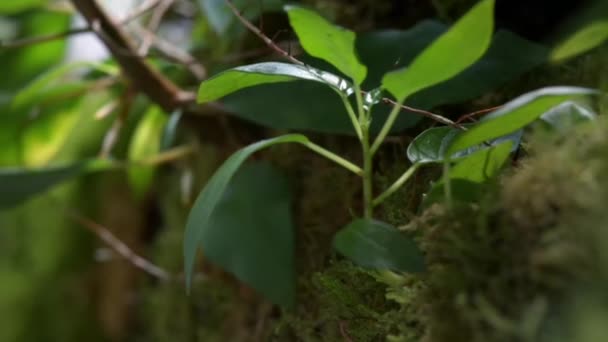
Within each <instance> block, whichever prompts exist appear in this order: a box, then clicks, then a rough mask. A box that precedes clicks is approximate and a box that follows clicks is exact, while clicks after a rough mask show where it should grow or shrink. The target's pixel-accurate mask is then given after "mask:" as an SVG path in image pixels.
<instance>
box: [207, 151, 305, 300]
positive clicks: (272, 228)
mask: <svg viewBox="0 0 608 342" xmlns="http://www.w3.org/2000/svg"><path fill="white" fill-rule="evenodd" d="M209 222H210V225H209V227H208V229H206V230H205V231H204V233H203V236H202V240H201V248H202V251H203V253H204V255H205V258H206V259H208V260H210V261H211V262H213V263H214V264H216V265H218V266H220V267H222V268H223V269H224V270H226V271H228V272H231V273H233V274H234V275H235V276H236V277H237V278H238V279H240V280H241V281H243V282H245V283H246V284H248V285H249V286H251V287H252V288H254V289H256V290H257V291H259V292H261V293H262V294H263V295H264V296H265V297H266V298H268V299H269V300H270V301H271V302H273V303H275V304H278V305H282V306H284V307H292V306H293V305H294V302H295V263H294V233H293V222H292V217H291V194H290V190H289V182H288V180H287V178H286V177H285V176H284V175H283V174H282V173H280V172H279V171H277V170H276V169H275V168H273V167H272V166H271V165H270V164H268V163H264V162H258V163H254V164H247V165H245V166H244V167H243V168H242V169H241V170H239V172H237V173H236V175H235V176H234V177H233V178H232V180H230V183H229V185H228V187H227V189H226V191H225V193H224V195H223V196H222V198H221V199H220V201H219V202H218V203H217V206H216V208H215V210H214V211H213V213H212V214H211V217H210V219H209Z"/></svg>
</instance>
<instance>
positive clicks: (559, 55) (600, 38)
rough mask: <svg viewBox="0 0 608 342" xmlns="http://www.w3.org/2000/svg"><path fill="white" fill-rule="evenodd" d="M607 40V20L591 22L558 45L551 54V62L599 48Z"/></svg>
mask: <svg viewBox="0 0 608 342" xmlns="http://www.w3.org/2000/svg"><path fill="white" fill-rule="evenodd" d="M607 39H608V18H604V19H601V20H598V21H594V22H591V23H589V24H587V25H586V26H584V27H583V28H581V29H580V30H579V31H577V32H575V33H574V34H573V35H572V36H570V37H568V38H567V39H566V40H565V41H563V42H562V43H560V44H559V45H558V46H557V47H555V49H553V52H552V53H551V60H552V61H554V62H555V61H562V60H565V59H568V58H571V57H574V56H576V55H580V54H582V53H584V52H587V51H589V50H591V49H593V48H595V47H597V46H600V45H601V44H602V43H604V42H605V41H606V40H607Z"/></svg>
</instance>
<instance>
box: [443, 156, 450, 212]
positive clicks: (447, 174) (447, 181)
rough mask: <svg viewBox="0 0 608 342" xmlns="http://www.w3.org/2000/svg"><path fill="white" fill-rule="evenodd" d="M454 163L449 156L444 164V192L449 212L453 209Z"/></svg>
mask: <svg viewBox="0 0 608 342" xmlns="http://www.w3.org/2000/svg"><path fill="white" fill-rule="evenodd" d="M451 162H452V161H451V160H450V157H449V156H448V157H447V159H446V160H445V161H444V162H443V178H444V179H445V181H444V182H445V185H444V187H443V188H444V190H445V203H446V205H447V207H448V209H449V210H451V209H452V182H450V163H451Z"/></svg>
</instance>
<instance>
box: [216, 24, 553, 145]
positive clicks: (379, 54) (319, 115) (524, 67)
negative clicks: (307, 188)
mask: <svg viewBox="0 0 608 342" xmlns="http://www.w3.org/2000/svg"><path fill="white" fill-rule="evenodd" d="M446 29H447V28H446V27H445V25H442V24H440V23H438V22H434V21H425V22H422V23H420V24H418V25H416V26H415V27H413V28H412V29H410V30H407V31H393V30H384V31H376V32H369V33H365V34H363V35H362V36H361V37H360V38H358V39H357V44H356V45H357V51H358V52H359V56H360V58H361V61H362V62H363V63H364V64H366V65H368V66H369V70H368V76H367V78H366V81H365V82H364V88H366V89H371V88H374V87H376V86H377V85H378V84H380V81H381V79H382V75H383V74H384V73H386V72H387V71H390V70H392V69H394V68H395V66H397V67H403V66H407V65H408V64H409V63H410V62H411V61H412V60H413V59H414V57H415V56H416V55H417V54H418V53H420V52H421V51H422V50H423V49H424V48H425V47H426V46H428V45H429V44H431V42H432V41H433V40H434V39H435V38H437V37H439V36H440V35H441V33H443V32H444V31H445V30H446ZM519 51H526V53H525V54H522V53H519ZM547 55H548V49H546V48H545V47H544V46H540V45H538V44H535V43H531V42H528V41H526V40H524V39H522V38H520V37H517V36H516V35H514V34H511V33H508V32H504V31H502V32H498V33H497V34H496V35H495V37H494V40H493V42H492V46H491V47H490V49H489V50H488V52H487V54H486V55H484V57H483V58H482V59H480V60H479V61H477V62H476V63H475V64H474V65H473V66H471V67H470V68H468V69H467V70H465V71H464V72H462V73H461V74H459V75H458V76H456V77H455V78H453V79H450V80H448V81H446V82H443V83H441V84H438V85H436V86H433V87H431V88H428V89H425V90H423V91H420V92H418V93H416V94H415V95H413V96H412V97H410V98H409V99H408V101H407V102H406V103H407V104H409V105H412V106H413V107H416V108H421V109H430V108H432V107H434V106H437V105H441V104H446V103H459V102H462V101H467V100H470V99H473V98H475V97H478V96H481V95H482V94H485V93H486V92H487V91H489V90H492V89H495V88H497V87H498V86H501V85H503V84H504V83H505V82H507V81H509V80H511V79H513V78H516V77H518V76H519V75H521V74H523V73H524V72H526V71H529V70H531V69H532V68H534V67H535V66H538V65H540V64H541V63H544V62H545V61H546V59H547ZM300 59H302V60H303V61H304V62H306V64H309V65H311V66H313V67H314V68H316V69H323V70H327V71H330V72H335V73H339V71H338V70H332V69H331V66H330V65H328V64H327V63H325V62H322V61H320V60H318V59H313V58H310V57H308V56H301V57H300ZM311 99H314V101H311ZM222 104H223V105H224V107H225V108H226V109H227V110H229V111H230V112H231V113H232V114H233V115H235V116H237V117H239V118H242V119H245V120H248V121H251V122H255V123H257V124H260V125H264V126H267V127H273V128H278V129H293V130H308V131H315V132H324V133H332V134H352V135H354V133H355V132H354V130H353V129H352V124H351V122H350V121H349V119H348V115H347V113H346V111H345V110H344V106H343V104H342V102H341V101H340V98H339V97H337V96H335V94H334V92H333V91H332V90H330V89H329V88H328V87H326V86H324V85H323V84H321V83H318V82H304V81H295V82H289V83H274V84H264V85H260V86H257V87H251V88H246V89H243V90H241V91H239V92H236V93H233V94H231V95H228V96H226V97H225V98H224V99H223V100H222ZM372 110H373V121H372V127H371V128H370V129H371V131H372V132H378V131H379V128H380V127H381V126H382V123H383V122H384V121H385V120H386V117H387V114H388V112H389V111H390V106H387V105H384V104H379V105H377V106H374V107H373V109H372ZM420 119H421V116H417V115H409V114H408V115H400V116H399V117H398V118H397V121H396V122H395V126H394V127H393V130H394V131H401V130H404V129H406V128H409V127H412V126H413V125H414V124H416V123H417V122H419V121H420Z"/></svg>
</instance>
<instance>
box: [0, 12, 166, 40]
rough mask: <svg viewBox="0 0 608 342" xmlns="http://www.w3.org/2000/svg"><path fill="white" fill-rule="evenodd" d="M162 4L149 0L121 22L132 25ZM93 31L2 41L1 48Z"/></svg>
mask: <svg viewBox="0 0 608 342" xmlns="http://www.w3.org/2000/svg"><path fill="white" fill-rule="evenodd" d="M159 3H160V0H149V1H147V2H144V3H142V4H141V6H140V7H138V8H136V9H135V10H134V11H133V12H131V13H129V15H128V16H127V17H126V18H124V19H123V20H121V21H120V24H121V25H125V24H128V23H130V22H131V21H133V20H135V19H137V18H139V17H140V16H142V15H144V14H146V13H147V12H148V11H150V10H152V9H153V8H154V7H156V6H157V5H158V4H159ZM92 31H93V29H92V28H91V27H90V26H87V27H80V28H74V29H70V30H67V31H64V32H58V33H52V34H48V35H43V36H38V37H30V38H24V39H18V40H14V41H10V42H5V41H0V48H2V49H17V48H23V47H27V46H30V45H35V44H42V43H47V42H51V41H54V40H59V39H64V38H67V37H70V36H74V35H79V34H82V33H89V32H92Z"/></svg>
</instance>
